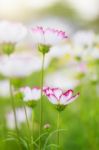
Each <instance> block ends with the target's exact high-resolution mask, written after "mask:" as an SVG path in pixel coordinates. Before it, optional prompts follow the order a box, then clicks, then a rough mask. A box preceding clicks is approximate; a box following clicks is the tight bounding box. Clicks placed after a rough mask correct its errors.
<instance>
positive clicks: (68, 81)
mask: <svg viewBox="0 0 99 150" xmlns="http://www.w3.org/2000/svg"><path fill="white" fill-rule="evenodd" d="M45 85H49V86H52V87H53V86H55V87H59V88H63V89H74V88H75V87H76V86H78V85H79V80H78V79H76V78H75V74H73V73H71V72H64V71H62V70H61V71H60V70H59V71H56V72H53V73H50V74H49V75H47V76H46V77H45Z"/></svg>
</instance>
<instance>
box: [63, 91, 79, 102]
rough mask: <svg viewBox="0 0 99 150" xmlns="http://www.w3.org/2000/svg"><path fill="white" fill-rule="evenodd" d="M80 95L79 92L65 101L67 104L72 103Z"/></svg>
mask: <svg viewBox="0 0 99 150" xmlns="http://www.w3.org/2000/svg"><path fill="white" fill-rule="evenodd" d="M78 97H79V93H77V94H76V95H74V96H72V97H71V98H70V99H68V100H67V101H66V103H65V105H67V104H70V103H72V102H73V101H74V100H76V99H77V98H78Z"/></svg>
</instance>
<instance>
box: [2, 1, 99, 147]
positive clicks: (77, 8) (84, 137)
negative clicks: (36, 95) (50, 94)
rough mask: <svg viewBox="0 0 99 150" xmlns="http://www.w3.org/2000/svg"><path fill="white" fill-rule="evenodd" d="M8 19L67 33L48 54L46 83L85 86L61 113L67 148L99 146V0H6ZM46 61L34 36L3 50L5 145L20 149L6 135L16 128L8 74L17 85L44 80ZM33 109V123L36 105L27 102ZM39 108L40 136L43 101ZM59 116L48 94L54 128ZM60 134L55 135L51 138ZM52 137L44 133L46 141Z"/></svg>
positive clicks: (48, 117)
mask: <svg viewBox="0 0 99 150" xmlns="http://www.w3.org/2000/svg"><path fill="white" fill-rule="evenodd" d="M2 20H8V21H18V22H22V23H23V24H25V25H26V26H27V27H28V28H29V27H32V26H33V27H35V26H43V27H52V28H56V29H59V30H63V31H65V32H66V33H67V35H68V36H69V38H68V40H67V41H66V42H65V43H64V44H63V45H58V46H55V47H52V48H51V51H50V52H49V54H47V55H46V62H45V80H44V85H45V86H52V87H60V88H62V89H63V90H67V89H69V88H72V89H74V91H75V92H77V91H79V92H80V97H79V98H78V100H77V101H75V102H74V103H72V104H71V105H70V106H68V107H67V108H66V109H65V111H64V112H62V114H61V128H63V129H66V131H64V132H61V150H66V149H67V150H98V149H99V0H0V21H2ZM0 48H1V47H0ZM41 61H42V56H41V54H40V53H39V52H38V51H37V50H36V48H35V46H34V45H33V41H32V39H31V37H30V36H27V37H26V39H25V40H24V41H22V42H20V43H19V44H17V46H16V51H15V53H14V54H12V55H11V57H9V58H8V57H7V56H5V55H3V54H2V53H1V52H0V150H13V149H14V150H17V149H18V147H17V144H16V142H15V141H14V140H12V139H10V140H8V141H7V140H4V139H7V138H8V134H9V132H11V133H12V131H13V133H14V131H15V124H14V119H13V115H12V114H11V112H12V107H11V102H10V93H9V81H8V77H11V78H12V79H13V88H14V89H15V90H17V89H19V88H20V87H22V86H26V85H28V86H30V87H33V86H40V77H41V71H40V68H41ZM15 103H16V110H17V117H18V126H19V130H20V134H21V135H22V136H23V137H25V136H26V135H27V127H26V123H25V121H26V120H25V117H24V116H25V114H24V112H23V109H22V102H21V101H20V100H19V99H17V98H16V101H15ZM27 112H28V117H29V119H30V120H29V121H30V124H31V109H30V108H27ZM33 113H34V134H35V139H36V138H37V135H38V126H39V120H38V118H39V117H38V116H39V105H38V106H37V107H36V108H35V109H34V112H33ZM56 117H57V113H56V110H55V109H54V107H53V106H52V105H51V104H50V103H49V102H48V101H47V99H46V98H45V97H44V124H46V123H48V124H50V132H51V131H53V130H55V128H56V123H57V120H56V119H55V118H56ZM10 136H11V135H10ZM55 136H56V135H53V136H52V137H51V138H50V139H49V143H50V144H51V143H53V141H55ZM46 138H47V137H46V136H44V137H43V140H42V144H44V141H45V140H46ZM25 149H26V148H25V147H24V146H23V150H25ZM46 149H48V150H49V149H50V148H49V147H48V148H46ZM54 149H56V148H55V147H52V150H54ZM35 150H36V148H35Z"/></svg>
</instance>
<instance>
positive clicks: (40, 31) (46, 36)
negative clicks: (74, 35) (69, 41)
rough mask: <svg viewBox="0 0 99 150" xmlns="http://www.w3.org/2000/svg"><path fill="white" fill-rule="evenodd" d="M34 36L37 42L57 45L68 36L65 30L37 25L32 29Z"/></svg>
mask: <svg viewBox="0 0 99 150" xmlns="http://www.w3.org/2000/svg"><path fill="white" fill-rule="evenodd" d="M31 34H32V38H33V40H34V43H36V44H44V45H50V46H52V45H56V44H57V43H60V42H61V41H63V40H65V39H66V38H67V34H66V33H65V32H63V31H60V30H57V29H51V28H43V27H36V28H32V29H31Z"/></svg>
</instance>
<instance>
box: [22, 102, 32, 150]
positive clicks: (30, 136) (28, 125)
mask: <svg viewBox="0 0 99 150" xmlns="http://www.w3.org/2000/svg"><path fill="white" fill-rule="evenodd" d="M23 107H24V111H25V117H26V123H27V127H28V131H29V135H28V136H29V139H30V150H32V135H31V129H30V124H29V121H28V116H27V111H26V107H25V105H24V104H23Z"/></svg>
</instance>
